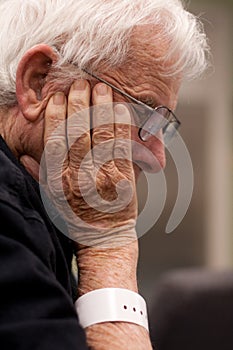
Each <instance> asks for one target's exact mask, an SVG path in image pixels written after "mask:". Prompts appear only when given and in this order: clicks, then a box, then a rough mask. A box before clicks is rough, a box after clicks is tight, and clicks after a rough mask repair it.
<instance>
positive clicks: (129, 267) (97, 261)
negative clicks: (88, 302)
mask: <svg viewBox="0 0 233 350" xmlns="http://www.w3.org/2000/svg"><path fill="white" fill-rule="evenodd" d="M137 261H138V243H137V241H134V242H133V243H131V244H129V245H128V246H124V247H121V248H111V249H97V248H93V247H89V248H83V249H80V250H79V252H78V254H77V263H78V268H79V286H78V293H79V296H81V295H83V294H85V293H87V292H90V291H92V290H95V289H99V288H109V287H112V288H125V289H129V290H132V291H134V292H137V278H136V269H137ZM86 335H87V342H88V345H89V347H90V349H93V350H105V349H106V350H115V349H116V350H120V349H122V350H123V349H124V350H125V349H129V350H130V349H132V350H149V349H152V347H151V343H150V339H149V334H148V332H147V331H146V329H144V328H143V327H141V326H139V325H136V324H133V323H126V322H108V323H101V324H96V325H93V326H90V327H88V328H87V329H86Z"/></svg>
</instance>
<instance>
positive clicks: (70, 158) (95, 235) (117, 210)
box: [41, 80, 137, 247]
mask: <svg viewBox="0 0 233 350" xmlns="http://www.w3.org/2000/svg"><path fill="white" fill-rule="evenodd" d="M90 99H92V104H93V107H92V111H91V110H90V108H89V103H90V102H89V101H90ZM91 128H92V129H91ZM44 142H45V149H44V157H43V159H42V162H41V165H42V166H41V174H42V175H43V178H44V177H45V176H46V191H47V193H48V196H49V198H50V200H51V201H52V203H53V204H54V206H55V207H56V209H57V210H58V211H59V212H60V213H61V214H62V216H63V218H64V219H65V221H66V223H67V226H68V230H69V234H70V237H71V238H72V239H74V240H75V241H77V242H78V243H81V244H84V245H90V246H92V245H97V246H104V247H109V246H111V247H112V246H115V245H119V244H120V245H121V244H126V243H127V242H129V240H132V239H135V238H136V235H135V225H136V217H137V200H136V190H135V179H134V171H133V166H132V161H131V154H132V151H131V126H130V114H129V111H128V110H127V108H126V107H125V106H124V105H122V104H117V105H115V106H113V104H112V92H111V89H110V88H109V87H107V86H106V85H104V84H97V85H96V86H95V87H94V88H93V91H92V95H91V89H90V86H89V84H88V82H87V81H85V80H82V81H77V82H75V83H74V84H73V85H72V86H71V89H70V92H69V96H68V101H66V98H65V96H64V95H63V93H57V94H55V95H54V96H53V97H52V98H51V99H50V100H49V102H48V105H47V108H46V112H45V133H44ZM45 172H46V175H45ZM42 182H44V180H43V181H42Z"/></svg>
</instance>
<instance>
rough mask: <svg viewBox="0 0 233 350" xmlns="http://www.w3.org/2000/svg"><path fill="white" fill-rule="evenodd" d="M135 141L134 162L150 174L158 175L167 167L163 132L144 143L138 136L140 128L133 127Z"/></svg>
mask: <svg viewBox="0 0 233 350" xmlns="http://www.w3.org/2000/svg"><path fill="white" fill-rule="evenodd" d="M131 137H132V141H133V145H132V156H133V162H134V163H135V164H136V165H137V166H138V167H139V168H141V170H144V171H146V172H149V173H157V172H159V171H160V170H161V169H163V168H164V167H165V164H166V156H165V148H164V144H163V139H162V131H160V132H159V133H158V134H157V135H156V136H151V137H150V138H149V139H148V141H146V142H144V141H142V140H141V139H140V138H139V136H138V128H137V127H135V126H133V127H132V129H131Z"/></svg>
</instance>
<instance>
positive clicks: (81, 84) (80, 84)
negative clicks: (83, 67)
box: [74, 79, 87, 90]
mask: <svg viewBox="0 0 233 350" xmlns="http://www.w3.org/2000/svg"><path fill="white" fill-rule="evenodd" d="M86 84H87V83H86V80H83V79H80V80H76V81H75V82H74V89H75V90H85V88H86Z"/></svg>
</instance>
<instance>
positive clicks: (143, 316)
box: [75, 288, 148, 331]
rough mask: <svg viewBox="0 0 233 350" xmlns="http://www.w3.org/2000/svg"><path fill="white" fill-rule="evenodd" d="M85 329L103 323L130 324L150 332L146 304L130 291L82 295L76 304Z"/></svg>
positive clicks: (98, 290)
mask: <svg viewBox="0 0 233 350" xmlns="http://www.w3.org/2000/svg"><path fill="white" fill-rule="evenodd" d="M75 307H76V310H77V313H78V317H79V321H80V325H81V326H82V327H83V328H86V327H89V326H91V325H93V324H96V323H102V322H130V323H135V324H138V325H140V326H142V327H144V328H146V329H147V331H148V318H147V310H146V302H145V300H144V299H143V298H142V296H141V295H139V294H138V293H135V292H133V291H131V290H128V289H122V288H102V289H96V290H93V291H91V292H89V293H86V294H84V295H82V296H81V297H80V298H78V299H77V300H76V302H75Z"/></svg>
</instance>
